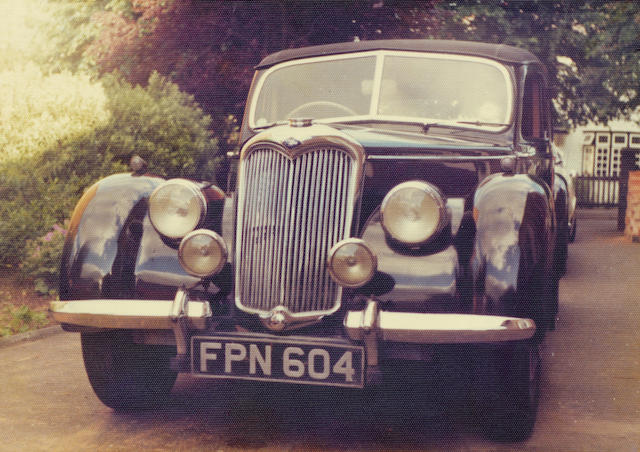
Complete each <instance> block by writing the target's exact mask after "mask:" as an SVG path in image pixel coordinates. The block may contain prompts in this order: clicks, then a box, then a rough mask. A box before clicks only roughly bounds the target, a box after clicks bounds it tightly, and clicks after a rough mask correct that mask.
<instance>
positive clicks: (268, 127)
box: [253, 121, 289, 130]
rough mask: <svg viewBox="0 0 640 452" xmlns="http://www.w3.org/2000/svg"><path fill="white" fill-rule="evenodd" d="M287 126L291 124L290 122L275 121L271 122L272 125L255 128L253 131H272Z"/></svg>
mask: <svg viewBox="0 0 640 452" xmlns="http://www.w3.org/2000/svg"><path fill="white" fill-rule="evenodd" d="M286 124H289V121H273V122H270V123H268V124H265V125H262V126H256V127H254V128H253V130H263V129H270V128H271V127H275V126H284V125H286Z"/></svg>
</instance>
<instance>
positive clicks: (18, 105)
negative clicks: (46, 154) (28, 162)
mask: <svg viewBox="0 0 640 452" xmlns="http://www.w3.org/2000/svg"><path fill="white" fill-rule="evenodd" d="M0 97H1V98H2V102H0V161H3V160H6V159H10V158H17V157H27V156H33V155H36V154H39V153H41V152H43V151H45V150H46V149H50V148H52V147H54V146H56V145H57V143H59V142H61V141H65V140H73V139H74V138H75V137H79V136H82V135H84V134H86V133H87V132H89V131H91V130H93V129H95V128H96V127H99V126H101V125H102V124H104V123H106V122H107V120H108V118H109V114H108V111H107V108H106V107H107V106H106V101H107V98H106V95H105V92H104V89H103V88H102V85H101V84H100V83H97V82H93V81H91V80H90V79H89V77H88V76H87V75H83V74H78V75H74V74H71V73H70V72H67V71H65V72H61V73H54V74H49V75H45V74H43V73H42V70H41V69H40V68H39V67H38V66H37V65H36V64H34V63H32V62H27V63H26V64H24V66H22V67H16V68H14V69H12V70H5V71H2V72H0Z"/></svg>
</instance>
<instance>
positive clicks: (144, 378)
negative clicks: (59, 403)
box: [81, 330, 178, 410]
mask: <svg viewBox="0 0 640 452" xmlns="http://www.w3.org/2000/svg"><path fill="white" fill-rule="evenodd" d="M81 342H82V357H83V358H84V366H85V369H86V371H87V375H88V377H89V382H90V383H91V386H92V387H93V390H94V392H95V393H96V395H97V396H98V398H99V399H100V400H101V401H102V403H104V404H105V405H107V406H108V407H110V408H113V409H115V410H126V409H145V408H150V407H152V406H154V405H157V404H158V403H160V402H162V401H163V400H164V399H165V398H166V397H167V395H168V394H169V392H170V391H171V388H172V387H173V384H174V383H175V380H176V377H177V375H178V374H177V372H175V371H173V370H171V368H170V359H171V357H172V356H175V354H176V350H175V347H170V346H163V345H142V344H136V343H134V342H133V340H132V338H131V334H130V333H129V332H127V331H120V330H112V331H107V332H101V333H82V335H81Z"/></svg>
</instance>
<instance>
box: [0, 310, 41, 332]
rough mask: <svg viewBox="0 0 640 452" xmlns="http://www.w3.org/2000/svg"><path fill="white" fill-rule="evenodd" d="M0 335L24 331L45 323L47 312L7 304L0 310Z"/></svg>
mask: <svg viewBox="0 0 640 452" xmlns="http://www.w3.org/2000/svg"><path fill="white" fill-rule="evenodd" d="M0 320H1V321H0V336H2V337H4V336H11V335H12V334H17V333H24V332H27V331H29V330H33V329H36V328H40V327H43V326H45V325H46V324H47V322H48V321H47V314H46V313H45V312H41V311H34V310H33V309H31V308H29V306H24V305H23V306H18V307H15V306H12V305H7V306H5V307H4V308H3V309H2V312H0Z"/></svg>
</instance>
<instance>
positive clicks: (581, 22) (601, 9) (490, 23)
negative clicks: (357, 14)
mask: <svg viewBox="0 0 640 452" xmlns="http://www.w3.org/2000/svg"><path fill="white" fill-rule="evenodd" d="M437 11H438V13H437V15H438V16H439V18H440V21H441V23H440V27H439V28H438V34H437V35H438V36H440V37H448V38H456V39H468V40H474V41H484V42H494V43H502V44H511V45H515V46H520V47H524V48H527V49H529V50H531V51H532V52H533V53H534V54H535V55H537V56H538V57H539V58H540V59H541V60H542V62H543V63H544V64H545V65H546V67H547V68H548V69H549V70H550V71H551V74H552V75H555V83H554V85H555V90H556V98H555V101H556V109H557V111H558V114H559V117H560V120H561V121H562V122H565V123H568V124H570V125H578V124H584V123H586V122H587V121H589V120H592V121H596V122H599V121H602V122H606V121H607V120H609V119H614V118H616V117H619V116H622V117H629V116H630V115H631V114H632V112H633V111H634V110H635V109H636V108H637V107H638V106H640V93H638V76H639V75H640V52H637V51H635V50H636V49H634V45H635V46H636V47H637V45H638V42H640V4H638V3H637V2H632V1H620V2H610V1H603V0H554V1H548V0H534V1H530V2H516V1H502V0H489V1H482V2H480V1H475V0H462V1H457V2H455V3H445V2H443V3H439V4H438V6H437ZM416 14H418V15H420V14H425V12H424V11H420V12H416Z"/></svg>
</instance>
